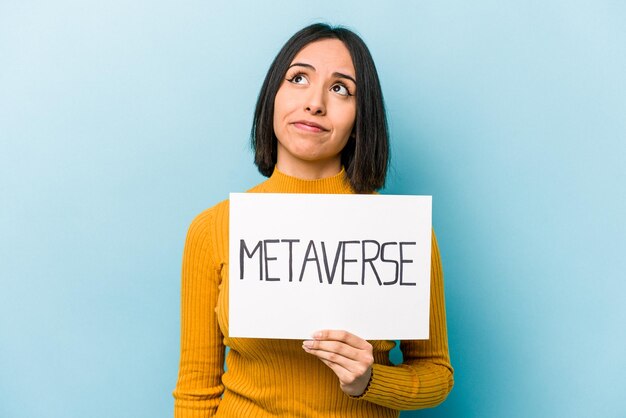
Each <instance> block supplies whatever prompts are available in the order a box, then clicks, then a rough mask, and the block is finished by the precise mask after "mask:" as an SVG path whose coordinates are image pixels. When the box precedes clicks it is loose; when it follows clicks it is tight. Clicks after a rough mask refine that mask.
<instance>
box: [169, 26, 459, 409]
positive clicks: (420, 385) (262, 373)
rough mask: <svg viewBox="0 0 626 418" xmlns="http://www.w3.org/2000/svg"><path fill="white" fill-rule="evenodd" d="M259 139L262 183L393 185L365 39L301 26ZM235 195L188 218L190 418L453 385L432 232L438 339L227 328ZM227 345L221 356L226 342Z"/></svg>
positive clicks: (384, 402) (183, 379)
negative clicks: (258, 333)
mask: <svg viewBox="0 0 626 418" xmlns="http://www.w3.org/2000/svg"><path fill="white" fill-rule="evenodd" d="M252 144H253V146H254V149H255V163H256V164H257V166H258V168H259V170H260V171H261V173H263V174H264V175H265V176H267V177H269V179H268V180H267V181H265V182H263V183H261V184H259V185H258V186H256V187H254V188H252V189H251V190H250V192H255V193H263V192H266V193H372V192H374V191H375V190H376V189H378V188H380V187H382V186H383V184H384V180H385V175H386V170H387V161H388V135H387V124H386V118H385V111H384V105H383V99H382V93H381V90H380V83H379V80H378V75H377V73H376V68H375V66H374V63H373V61H372V58H371V55H370V53H369V51H368V49H367V47H366V46H365V44H364V43H363V41H362V40H361V39H360V38H359V37H358V36H357V35H355V34H354V33H353V32H351V31H349V30H347V29H344V28H332V27H330V26H327V25H323V24H314V25H311V26H308V27H306V28H304V29H302V30H301V31H299V32H298V33H296V34H295V35H294V36H293V37H292V38H291V39H290V40H289V41H288V42H287V43H286V44H285V46H283V48H282V49H281V51H280V52H279V53H278V55H277V57H276V58H275V60H274V62H273V63H272V65H271V67H270V69H269V71H268V74H267V76H266V78H265V82H264V83H263V87H262V89H261V93H260V95H259V99H258V103H257V107H256V111H255V117H254V124H253V128H252ZM228 209H229V203H228V201H224V202H222V203H220V204H218V205H216V206H214V207H213V208H211V209H208V210H206V211H205V212H203V213H202V214H200V215H199V216H198V217H197V218H196V219H195V220H194V221H193V223H192V224H191V227H190V228H189V233H188V236H187V241H186V244H185V251H184V256H183V271H182V281H183V284H182V325H181V334H182V335H181V360H180V371H179V377H178V383H177V386H176V389H175V391H174V397H175V416H176V417H178V418H183V417H211V416H216V417H270V416H273V417H275V416H283V417H296V416H297V417H338V416H341V417H359V418H363V417H397V416H398V415H399V412H398V411H399V410H402V409H417V408H425V407H431V406H435V405H437V404H439V403H440V402H442V401H443V400H444V399H445V398H446V396H447V394H448V393H449V391H450V390H451V388H452V384H453V379H452V367H451V365H450V360H449V355H448V343H447V333H446V322H445V309H444V300H443V283H442V273H441V265H440V262H439V252H438V249H437V245H436V241H435V239H434V236H433V245H432V263H431V264H432V267H431V314H430V339H429V340H425V341H402V343H401V349H402V352H403V357H404V362H403V364H402V365H398V366H394V365H392V364H391V362H390V361H389V351H390V350H391V349H392V348H393V347H394V345H395V342H393V341H369V342H368V341H365V340H363V339H361V338H359V337H358V336H356V335H353V334H351V333H349V332H347V331H338V330H320V331H319V332H318V333H316V334H315V335H314V336H313V338H312V339H311V340H308V341H303V342H301V341H295V340H265V339H247V338H229V336H228ZM226 346H228V347H230V351H229V353H228V356H227V358H226V363H227V370H228V371H227V372H224V368H223V363H224V356H225V347H226Z"/></svg>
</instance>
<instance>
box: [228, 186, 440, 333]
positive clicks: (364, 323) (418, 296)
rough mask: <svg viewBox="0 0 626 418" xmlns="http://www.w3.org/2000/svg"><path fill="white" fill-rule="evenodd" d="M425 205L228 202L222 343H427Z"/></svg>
mask: <svg viewBox="0 0 626 418" xmlns="http://www.w3.org/2000/svg"><path fill="white" fill-rule="evenodd" d="M431 203H432V200H431V197H430V196H389V195H330V194H274V193H231V194H230V238H229V239H230V243H229V245H230V261H229V263H230V266H229V288H230V290H229V292H230V296H229V298H230V299H229V335H230V336H231V337H251V338H287V339H308V338H310V337H311V335H312V334H313V332H315V331H318V330H323V329H341V330H346V331H349V332H351V333H353V334H355V335H358V336H360V337H361V338H365V339H370V340H373V339H428V330H429V322H428V321H429V302H430V251H431V248H430V247H431Z"/></svg>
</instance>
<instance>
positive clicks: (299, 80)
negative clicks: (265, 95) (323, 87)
mask: <svg viewBox="0 0 626 418" xmlns="http://www.w3.org/2000/svg"><path fill="white" fill-rule="evenodd" d="M287 81H289V82H290V83H293V84H308V80H307V79H306V77H305V76H304V75H302V74H296V75H294V76H293V77H291V78H289V79H287Z"/></svg>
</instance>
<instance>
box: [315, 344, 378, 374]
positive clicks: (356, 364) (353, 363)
mask: <svg viewBox="0 0 626 418" xmlns="http://www.w3.org/2000/svg"><path fill="white" fill-rule="evenodd" d="M303 348H304V350H305V351H306V352H307V353H309V354H312V355H314V356H315V357H317V358H319V359H320V360H322V361H324V362H325V363H332V364H333V365H335V366H338V367H340V368H341V369H343V370H344V371H345V372H347V373H350V374H356V375H362V374H363V373H365V372H366V371H367V369H368V367H369V366H370V364H368V363H366V362H363V361H357V360H353V359H351V358H348V357H345V356H342V355H341V354H338V353H335V352H332V351H323V350H316V349H310V348H307V347H305V346H303ZM329 367H330V366H329ZM331 368H332V369H333V370H334V371H335V373H337V375H339V374H338V372H337V370H336V367H331Z"/></svg>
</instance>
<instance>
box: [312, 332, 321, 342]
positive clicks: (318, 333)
mask: <svg viewBox="0 0 626 418" xmlns="http://www.w3.org/2000/svg"><path fill="white" fill-rule="evenodd" d="M313 338H315V339H316V340H319V339H320V338H322V333H321V332H316V333H315V334H313Z"/></svg>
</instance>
